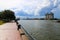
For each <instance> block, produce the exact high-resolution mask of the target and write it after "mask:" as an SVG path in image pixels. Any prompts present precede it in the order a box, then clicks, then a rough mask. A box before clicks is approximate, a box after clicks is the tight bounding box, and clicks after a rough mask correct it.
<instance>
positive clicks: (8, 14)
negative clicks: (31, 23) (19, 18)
mask: <svg viewBox="0 0 60 40" xmlns="http://www.w3.org/2000/svg"><path fill="white" fill-rule="evenodd" d="M1 18H2V19H3V20H7V21H11V20H15V13H14V12H13V11H11V10H4V11H2V17H1Z"/></svg>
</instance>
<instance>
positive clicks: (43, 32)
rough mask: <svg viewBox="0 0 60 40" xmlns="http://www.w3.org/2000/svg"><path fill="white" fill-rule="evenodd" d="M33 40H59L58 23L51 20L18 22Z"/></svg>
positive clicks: (59, 24) (59, 29)
mask: <svg viewBox="0 0 60 40" xmlns="http://www.w3.org/2000/svg"><path fill="white" fill-rule="evenodd" d="M19 23H20V24H21V25H22V27H23V28H24V29H25V30H26V31H27V32H28V33H29V34H30V35H31V36H32V37H33V39H34V40H60V23H57V22H55V21H53V20H20V21H19Z"/></svg>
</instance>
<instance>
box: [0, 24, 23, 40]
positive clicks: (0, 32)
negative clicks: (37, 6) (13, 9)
mask: <svg viewBox="0 0 60 40" xmlns="http://www.w3.org/2000/svg"><path fill="white" fill-rule="evenodd" d="M0 40H22V37H21V36H20V33H19V31H18V30H17V26H16V23H6V24H3V25H0Z"/></svg>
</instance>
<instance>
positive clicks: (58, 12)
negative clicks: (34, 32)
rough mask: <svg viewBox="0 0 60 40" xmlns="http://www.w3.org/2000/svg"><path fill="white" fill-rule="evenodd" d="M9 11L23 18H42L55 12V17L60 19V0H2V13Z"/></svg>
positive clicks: (0, 1)
mask: <svg viewBox="0 0 60 40" xmlns="http://www.w3.org/2000/svg"><path fill="white" fill-rule="evenodd" d="M7 9H9V10H12V11H14V12H15V15H16V16H21V17H40V18H41V17H44V16H45V14H46V13H47V12H48V13H50V12H53V13H54V17H56V18H60V0H0V11H3V10H7Z"/></svg>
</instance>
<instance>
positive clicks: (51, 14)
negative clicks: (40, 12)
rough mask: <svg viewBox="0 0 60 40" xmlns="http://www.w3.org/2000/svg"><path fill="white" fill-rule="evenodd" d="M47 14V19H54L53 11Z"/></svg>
mask: <svg viewBox="0 0 60 40" xmlns="http://www.w3.org/2000/svg"><path fill="white" fill-rule="evenodd" d="M45 16H46V17H45V19H46V20H50V19H54V14H53V13H52V12H51V13H47V14H46V15H45Z"/></svg>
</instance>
